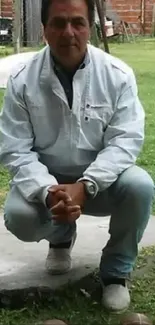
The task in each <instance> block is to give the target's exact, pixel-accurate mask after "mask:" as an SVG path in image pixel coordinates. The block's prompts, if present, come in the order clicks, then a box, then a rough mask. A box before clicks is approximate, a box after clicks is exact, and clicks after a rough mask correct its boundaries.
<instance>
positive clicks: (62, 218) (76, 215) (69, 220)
mask: <svg viewBox="0 0 155 325" xmlns="http://www.w3.org/2000/svg"><path fill="white" fill-rule="evenodd" d="M80 215H81V211H76V212H73V213H71V214H70V215H65V214H55V215H53V216H52V219H53V220H56V221H59V222H63V223H64V222H65V223H73V222H74V221H76V220H77V219H79V217H80Z"/></svg>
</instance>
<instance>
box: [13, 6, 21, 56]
mask: <svg viewBox="0 0 155 325" xmlns="http://www.w3.org/2000/svg"><path fill="white" fill-rule="evenodd" d="M13 12H14V20H13V21H14V26H13V27H14V28H13V45H14V52H15V53H19V52H20V43H21V0H13Z"/></svg>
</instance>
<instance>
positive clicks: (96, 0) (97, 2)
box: [95, 0, 110, 53]
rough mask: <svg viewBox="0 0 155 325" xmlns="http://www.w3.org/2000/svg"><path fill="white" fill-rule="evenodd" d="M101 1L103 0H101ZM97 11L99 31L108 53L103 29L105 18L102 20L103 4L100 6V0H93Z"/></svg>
mask: <svg viewBox="0 0 155 325" xmlns="http://www.w3.org/2000/svg"><path fill="white" fill-rule="evenodd" d="M102 1H103V0H102ZM95 2H96V7H97V12H98V16H99V20H100V26H101V32H102V38H103V43H104V48H105V52H107V53H109V52H110V51H109V46H108V40H107V36H106V31H105V20H104V11H102V8H103V6H101V0H95Z"/></svg>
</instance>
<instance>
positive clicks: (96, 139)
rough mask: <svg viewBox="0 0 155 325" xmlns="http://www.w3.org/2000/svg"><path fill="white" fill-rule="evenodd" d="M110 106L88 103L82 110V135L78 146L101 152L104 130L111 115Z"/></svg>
mask: <svg viewBox="0 0 155 325" xmlns="http://www.w3.org/2000/svg"><path fill="white" fill-rule="evenodd" d="M110 111H111V109H110V108H109V107H108V106H103V105H102V106H101V105H90V106H89V105H87V107H86V108H84V107H82V108H81V111H80V123H81V128H80V135H79V142H78V148H79V149H83V150H90V151H97V152H99V151H100V150H101V149H102V148H103V140H104V132H105V129H106V127H107V123H108V120H109V117H110Z"/></svg>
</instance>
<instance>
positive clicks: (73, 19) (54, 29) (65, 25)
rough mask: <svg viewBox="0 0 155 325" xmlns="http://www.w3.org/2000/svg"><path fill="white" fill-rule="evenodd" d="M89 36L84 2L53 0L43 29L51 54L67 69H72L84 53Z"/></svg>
mask: <svg viewBox="0 0 155 325" xmlns="http://www.w3.org/2000/svg"><path fill="white" fill-rule="evenodd" d="M89 36H90V25H89V20H88V7H87V5H86V3H85V0H65V1H64V0H53V1H52V3H51V6H50V8H49V13H48V21H47V25H46V27H45V38H46V40H47V42H48V44H49V45H50V47H51V49H52V53H53V54H54V56H55V57H56V58H57V59H58V60H59V62H60V63H61V64H62V65H63V66H64V67H65V68H67V69H74V68H76V66H77V65H78V64H79V63H80V62H81V60H82V58H83V57H84V55H85V52H86V46H87V41H88V39H89Z"/></svg>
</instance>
